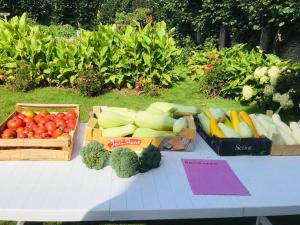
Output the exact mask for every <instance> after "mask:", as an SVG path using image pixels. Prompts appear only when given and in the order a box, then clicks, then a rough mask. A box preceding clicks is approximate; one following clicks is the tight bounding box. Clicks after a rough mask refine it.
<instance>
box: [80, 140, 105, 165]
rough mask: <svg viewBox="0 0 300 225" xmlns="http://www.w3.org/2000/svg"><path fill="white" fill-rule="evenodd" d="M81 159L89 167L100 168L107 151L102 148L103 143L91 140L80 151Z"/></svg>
mask: <svg viewBox="0 0 300 225" xmlns="http://www.w3.org/2000/svg"><path fill="white" fill-rule="evenodd" d="M80 154H81V156H82V161H83V162H84V164H85V165H86V166H87V167H88V168H89V169H95V170H100V169H102V168H103V166H104V164H105V161H106V160H107V159H108V157H109V152H108V151H106V150H105V149H104V145H103V144H100V143H99V142H97V141H94V140H92V141H91V142H90V143H89V144H87V145H86V146H85V147H84V148H83V150H82V151H81V153H80Z"/></svg>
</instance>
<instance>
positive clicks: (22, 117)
mask: <svg viewBox="0 0 300 225" xmlns="http://www.w3.org/2000/svg"><path fill="white" fill-rule="evenodd" d="M17 117H18V118H19V119H21V120H24V119H25V118H26V116H25V115H24V114H22V113H20V114H19V115H17ZM25 123H26V122H25Z"/></svg>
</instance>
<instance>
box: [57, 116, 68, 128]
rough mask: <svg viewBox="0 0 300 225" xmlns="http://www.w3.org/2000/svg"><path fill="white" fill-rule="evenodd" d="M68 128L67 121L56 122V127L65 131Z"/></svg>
mask: <svg viewBox="0 0 300 225" xmlns="http://www.w3.org/2000/svg"><path fill="white" fill-rule="evenodd" d="M66 126H67V124H66V121H65V120H64V119H60V120H58V121H57V122H56V127H57V128H59V129H61V130H63V129H65V128H66Z"/></svg>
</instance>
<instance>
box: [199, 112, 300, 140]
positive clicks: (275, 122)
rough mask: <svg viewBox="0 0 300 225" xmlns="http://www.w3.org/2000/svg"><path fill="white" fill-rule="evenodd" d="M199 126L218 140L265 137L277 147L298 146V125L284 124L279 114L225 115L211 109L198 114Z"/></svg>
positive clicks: (242, 113) (243, 113) (231, 113)
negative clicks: (277, 145)
mask: <svg viewBox="0 0 300 225" xmlns="http://www.w3.org/2000/svg"><path fill="white" fill-rule="evenodd" d="M198 119H199V123H200V126H201V127H202V129H203V130H204V132H205V133H207V134H209V135H210V136H216V137H219V138H258V137H267V138H269V139H270V140H273V142H274V143H275V144H279V145H297V144H300V125H299V123H297V122H290V123H289V125H288V124H286V123H284V122H283V121H282V120H281V118H280V116H279V114H277V113H275V114H273V115H272V116H267V115H264V114H250V115H248V113H246V112H244V111H242V112H237V111H231V112H227V113H225V112H224V111H222V109H218V108H211V109H209V110H208V111H205V112H202V113H200V114H198Z"/></svg>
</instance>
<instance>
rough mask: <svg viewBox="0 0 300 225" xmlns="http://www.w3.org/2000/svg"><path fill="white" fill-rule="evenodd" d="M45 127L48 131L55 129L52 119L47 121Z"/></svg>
mask: <svg viewBox="0 0 300 225" xmlns="http://www.w3.org/2000/svg"><path fill="white" fill-rule="evenodd" d="M45 127H46V129H47V130H48V131H49V132H52V131H54V130H56V124H55V123H54V122H53V121H50V122H47V123H46V124H45Z"/></svg>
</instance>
